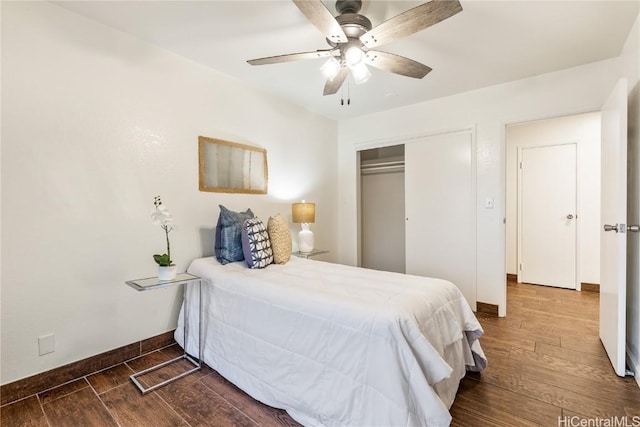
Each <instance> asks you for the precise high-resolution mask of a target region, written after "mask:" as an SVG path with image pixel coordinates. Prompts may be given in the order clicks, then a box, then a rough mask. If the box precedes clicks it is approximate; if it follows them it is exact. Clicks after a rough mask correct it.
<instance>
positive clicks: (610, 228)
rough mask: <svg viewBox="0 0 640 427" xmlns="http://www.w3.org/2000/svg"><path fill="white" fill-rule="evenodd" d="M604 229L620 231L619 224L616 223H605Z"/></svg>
mask: <svg viewBox="0 0 640 427" xmlns="http://www.w3.org/2000/svg"><path fill="white" fill-rule="evenodd" d="M604 231H615V232H616V233H617V232H618V224H616V225H609V224H605V225H604Z"/></svg>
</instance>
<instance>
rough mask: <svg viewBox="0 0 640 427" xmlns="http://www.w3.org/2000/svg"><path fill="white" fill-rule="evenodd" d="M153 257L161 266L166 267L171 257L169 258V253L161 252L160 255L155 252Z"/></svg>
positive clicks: (169, 263)
mask: <svg viewBox="0 0 640 427" xmlns="http://www.w3.org/2000/svg"><path fill="white" fill-rule="evenodd" d="M153 259H154V260H155V262H157V263H158V265H159V266H161V267H168V266H170V265H171V259H169V255H167V254H162V255H158V254H156V255H154V256H153Z"/></svg>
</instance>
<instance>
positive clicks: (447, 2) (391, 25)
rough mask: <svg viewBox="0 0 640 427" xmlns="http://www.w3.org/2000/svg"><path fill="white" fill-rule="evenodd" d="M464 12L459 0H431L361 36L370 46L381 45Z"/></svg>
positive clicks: (367, 45)
mask: <svg viewBox="0 0 640 427" xmlns="http://www.w3.org/2000/svg"><path fill="white" fill-rule="evenodd" d="M458 12H462V6H461V5H460V2H459V1H458V0H431V1H430V2H428V3H424V4H421V5H420V6H418V7H414V8H413V9H409V10H407V11H406V12H403V13H401V14H399V15H396V16H394V17H393V18H390V19H388V20H386V21H384V22H383V23H382V24H380V25H378V26H377V27H375V28H373V29H371V30H370V31H368V32H366V33H364V34H363V35H362V36H361V37H360V41H361V42H362V43H364V45H365V46H366V47H368V48H372V47H375V46H380V45H382V44H385V43H389V42H391V41H393V40H397V39H399V38H402V37H406V36H408V35H411V34H413V33H417V32H418V31H421V30H424V29H425V28H428V27H430V26H432V25H434V24H437V23H438V22H440V21H444V20H445V19H447V18H450V17H452V16H453V15H455V14H456V13H458Z"/></svg>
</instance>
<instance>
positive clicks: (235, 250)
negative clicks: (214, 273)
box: [215, 205, 253, 264]
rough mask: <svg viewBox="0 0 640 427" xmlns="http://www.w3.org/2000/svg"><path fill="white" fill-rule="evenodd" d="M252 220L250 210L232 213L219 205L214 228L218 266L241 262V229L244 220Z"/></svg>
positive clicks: (242, 256) (242, 255) (242, 257)
mask: <svg viewBox="0 0 640 427" xmlns="http://www.w3.org/2000/svg"><path fill="white" fill-rule="evenodd" d="M249 218H253V212H251V209H247V210H246V211H245V212H234V211H230V210H229V209H227V208H225V207H224V206H222V205H220V216H219V217H218V225H217V227H216V247H215V252H216V259H217V260H218V262H219V263H220V264H228V263H230V262H236V261H242V260H243V259H244V254H243V253H242V240H241V229H242V224H243V223H244V221H245V220H246V219H249Z"/></svg>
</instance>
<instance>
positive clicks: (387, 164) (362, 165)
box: [360, 160, 404, 169]
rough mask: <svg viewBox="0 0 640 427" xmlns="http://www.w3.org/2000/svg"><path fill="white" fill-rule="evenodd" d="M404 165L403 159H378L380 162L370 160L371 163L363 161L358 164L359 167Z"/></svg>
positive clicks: (371, 167)
mask: <svg viewBox="0 0 640 427" xmlns="http://www.w3.org/2000/svg"><path fill="white" fill-rule="evenodd" d="M388 166H394V167H404V160H393V161H386V162H385V161H380V162H375V163H374V162H372V163H364V164H361V165H360V169H373V168H378V167H388Z"/></svg>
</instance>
